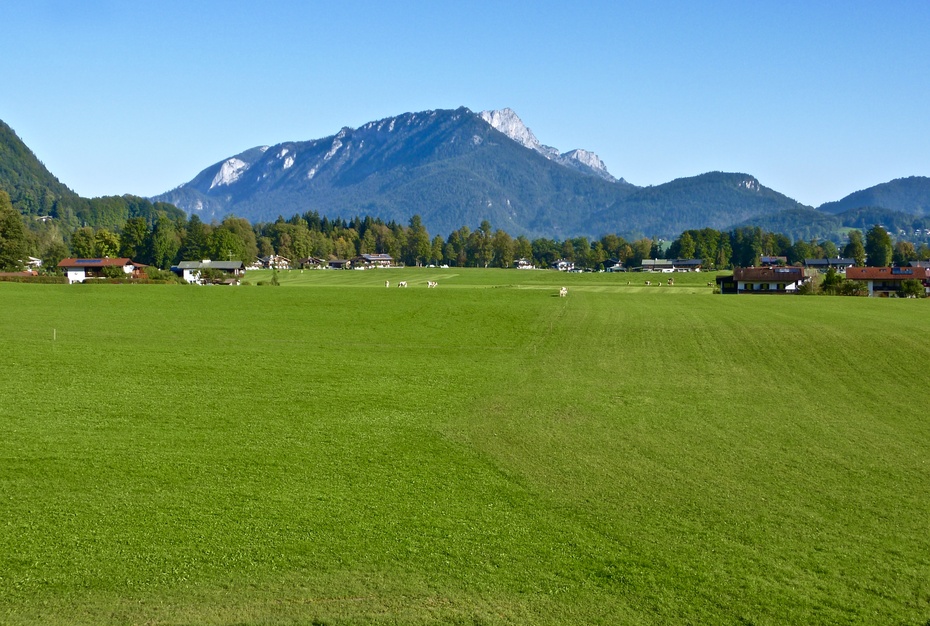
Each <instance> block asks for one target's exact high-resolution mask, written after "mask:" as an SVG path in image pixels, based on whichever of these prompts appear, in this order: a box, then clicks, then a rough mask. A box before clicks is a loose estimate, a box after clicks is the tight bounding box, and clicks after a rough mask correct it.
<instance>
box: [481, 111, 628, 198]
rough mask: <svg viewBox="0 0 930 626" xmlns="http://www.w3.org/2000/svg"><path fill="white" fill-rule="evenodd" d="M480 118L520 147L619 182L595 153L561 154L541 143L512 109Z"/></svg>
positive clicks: (482, 113)
mask: <svg viewBox="0 0 930 626" xmlns="http://www.w3.org/2000/svg"><path fill="white" fill-rule="evenodd" d="M478 116H479V117H480V118H481V119H483V120H484V121H485V122H487V123H488V124H490V125H491V126H492V127H493V128H494V129H496V130H498V131H500V132H502V133H503V134H505V135H507V136H508V137H510V138H511V139H513V140H514V141H516V142H517V143H519V144H520V145H522V146H524V147H526V148H529V149H530V150H535V151H536V152H538V153H539V154H541V155H543V156H544V157H546V158H547V159H549V160H550V161H555V162H556V163H559V164H560V165H564V166H566V167H571V168H572V169H576V170H579V171H581V172H582V173H584V174H589V175H592V176H597V177H599V178H603V179H605V180H609V181H611V182H615V181H616V180H617V179H616V178H614V177H613V176H612V175H611V174H610V172H608V171H607V166H606V165H604V162H603V161H601V159H600V157H598V156H597V155H596V154H594V153H593V152H590V151H588V150H580V149H576V150H571V151H569V152H565V153H560V152H559V150H558V149H556V148H553V147H552V146H546V145H543V144H542V143H540V142H539V140H538V139H536V135H534V134H533V131H532V130H530V129H529V127H527V126H526V124H524V123H523V120H521V119H520V116H519V115H517V114H516V112H515V111H514V110H513V109H511V108H504V109H499V110H496V111H482V112H481V113H479V114H478ZM621 180H622V179H621Z"/></svg>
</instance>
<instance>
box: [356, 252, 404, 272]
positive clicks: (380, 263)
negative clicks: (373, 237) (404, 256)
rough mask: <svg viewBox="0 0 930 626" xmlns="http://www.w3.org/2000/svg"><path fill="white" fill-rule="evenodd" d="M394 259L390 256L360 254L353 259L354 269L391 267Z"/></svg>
mask: <svg viewBox="0 0 930 626" xmlns="http://www.w3.org/2000/svg"><path fill="white" fill-rule="evenodd" d="M393 264H394V258H393V257H392V256H391V255H390V254H360V255H358V256H357V257H353V258H352V267H354V268H356V269H357V268H360V267H364V268H369V267H391V265H393Z"/></svg>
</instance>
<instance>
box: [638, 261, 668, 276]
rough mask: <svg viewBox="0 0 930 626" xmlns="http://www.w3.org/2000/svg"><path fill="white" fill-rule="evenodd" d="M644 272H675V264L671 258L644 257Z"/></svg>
mask: <svg viewBox="0 0 930 626" xmlns="http://www.w3.org/2000/svg"><path fill="white" fill-rule="evenodd" d="M642 271H644V272H666V273H668V272H674V271H675V265H674V263H672V261H670V260H669V259H643V266H642Z"/></svg>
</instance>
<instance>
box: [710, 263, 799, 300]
mask: <svg viewBox="0 0 930 626" xmlns="http://www.w3.org/2000/svg"><path fill="white" fill-rule="evenodd" d="M808 282H810V275H809V274H808V273H807V272H806V271H805V270H804V268H803V267H790V266H789V267H737V268H736V269H734V270H733V275H732V276H718V277H717V285H718V286H719V287H720V293H755V294H789V293H797V292H798V289H799V288H800V287H801V286H803V285H805V284H807V283H808Z"/></svg>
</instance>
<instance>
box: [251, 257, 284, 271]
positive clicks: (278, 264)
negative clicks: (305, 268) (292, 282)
mask: <svg viewBox="0 0 930 626" xmlns="http://www.w3.org/2000/svg"><path fill="white" fill-rule="evenodd" d="M256 265H257V266H258V268H259V269H265V270H273V269H279V270H285V269H289V268H290V267H291V260H290V259H288V258H286V257H283V256H279V255H277V254H269V255H268V256H263V257H260V258H259V259H258V263H256Z"/></svg>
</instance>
